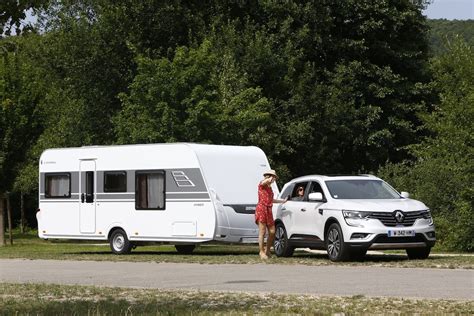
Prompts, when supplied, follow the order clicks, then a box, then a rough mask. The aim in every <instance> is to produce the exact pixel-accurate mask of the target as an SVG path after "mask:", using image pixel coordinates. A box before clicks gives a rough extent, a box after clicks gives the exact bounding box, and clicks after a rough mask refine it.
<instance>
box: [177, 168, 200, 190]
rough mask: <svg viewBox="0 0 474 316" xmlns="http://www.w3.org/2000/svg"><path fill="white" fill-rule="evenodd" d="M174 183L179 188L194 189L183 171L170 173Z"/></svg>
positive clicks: (193, 185)
mask: <svg viewBox="0 0 474 316" xmlns="http://www.w3.org/2000/svg"><path fill="white" fill-rule="evenodd" d="M171 174H172V175H173V179H174V182H176V185H177V186H178V187H180V188H182V187H195V186H196V185H195V184H194V183H193V182H192V181H191V180H190V179H189V178H188V176H187V175H186V174H185V173H184V171H172V172H171Z"/></svg>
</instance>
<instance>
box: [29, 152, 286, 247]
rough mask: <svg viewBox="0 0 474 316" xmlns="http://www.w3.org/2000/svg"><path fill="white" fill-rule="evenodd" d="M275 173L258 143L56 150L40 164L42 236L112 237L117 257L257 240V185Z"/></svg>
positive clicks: (47, 155) (42, 159)
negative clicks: (140, 250) (140, 249)
mask: <svg viewBox="0 0 474 316" xmlns="http://www.w3.org/2000/svg"><path fill="white" fill-rule="evenodd" d="M268 169H270V166H269V163H268V160H267V157H266V156H265V153H264V152H263V151H262V150H261V149H259V148H257V147H253V146H248V147H247V146H245V147H244V146H224V145H201V144H187V143H177V144H149V145H123V146H88V147H80V148H63V149H49V150H46V151H44V152H43V154H42V155H41V157H40V161H39V211H38V213H37V215H36V217H37V220H38V235H39V237H40V238H44V239H90V240H108V241H109V242H110V246H111V249H112V251H113V252H115V253H118V254H122V253H128V252H129V251H130V250H131V248H133V247H135V246H137V245H143V244H147V243H150V242H160V243H170V244H174V245H176V249H177V250H178V251H180V252H183V253H189V252H192V251H193V249H194V247H195V245H196V244H198V243H203V242H208V241H221V242H231V243H246V242H256V241H257V238H258V227H257V226H256V225H255V222H254V213H255V206H256V204H257V200H258V196H257V185H258V182H259V181H260V180H261V179H262V174H263V173H264V172H265V171H266V170H268ZM273 191H274V193H275V196H277V194H278V193H279V192H278V188H277V186H276V185H275V184H274V185H273Z"/></svg>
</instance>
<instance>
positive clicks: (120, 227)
mask: <svg viewBox="0 0 474 316" xmlns="http://www.w3.org/2000/svg"><path fill="white" fill-rule="evenodd" d="M118 229H120V230H123V231H124V232H125V235H127V237H128V234H127V231H126V230H125V229H124V228H123V227H122V226H120V225H113V226H112V228H110V229H109V232H108V233H107V240H110V236H112V234H113V232H114V231H116V230H118Z"/></svg>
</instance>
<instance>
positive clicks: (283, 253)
mask: <svg viewBox="0 0 474 316" xmlns="http://www.w3.org/2000/svg"><path fill="white" fill-rule="evenodd" d="M294 250H295V248H294V247H292V246H291V245H290V243H289V240H288V235H287V234H286V229H285V226H284V225H283V224H282V223H278V224H276V230H275V240H274V242H273V251H274V252H275V255H276V256H277V257H291V256H292V255H293V252H294Z"/></svg>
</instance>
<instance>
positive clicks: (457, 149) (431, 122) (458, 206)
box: [381, 38, 474, 251]
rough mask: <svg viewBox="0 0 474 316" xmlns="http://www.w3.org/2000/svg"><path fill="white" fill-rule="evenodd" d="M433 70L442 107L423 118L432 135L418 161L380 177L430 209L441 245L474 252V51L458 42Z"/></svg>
mask: <svg viewBox="0 0 474 316" xmlns="http://www.w3.org/2000/svg"><path fill="white" fill-rule="evenodd" d="M432 68H433V71H434V75H435V77H434V82H433V89H435V91H437V92H438V93H439V102H438V103H437V104H436V105H435V109H434V111H433V112H432V113H431V114H429V115H424V116H423V122H424V124H425V127H426V128H427V129H428V131H429V132H430V136H429V137H426V138H425V139H424V140H423V141H422V142H421V143H420V144H417V145H413V146H411V148H410V152H411V153H412V155H413V157H414V158H415V160H414V161H408V162H405V163H403V164H396V165H388V166H386V167H385V168H383V169H382V170H381V174H383V175H385V176H386V177H390V178H391V179H392V180H393V182H394V183H396V184H397V185H398V187H399V188H403V189H405V190H410V191H412V192H413V193H414V196H415V197H416V198H419V199H420V200H422V201H424V202H425V203H426V204H427V205H428V206H429V207H430V208H431V210H432V212H433V214H434V216H435V223H436V225H437V230H438V242H439V243H441V244H442V245H443V246H444V247H445V248H448V249H454V250H464V251H472V250H473V249H474V241H473V239H472V236H473V235H474V223H473V222H472V210H473V200H474V189H473V187H472V184H473V183H474V149H473V146H474V128H473V122H474V51H473V49H472V47H470V46H469V45H467V44H466V43H465V42H463V41H461V40H460V39H459V38H458V39H456V40H455V41H453V42H452V43H449V46H448V47H447V52H446V53H444V54H442V55H440V56H439V57H437V58H435V59H434V60H433V63H432Z"/></svg>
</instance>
